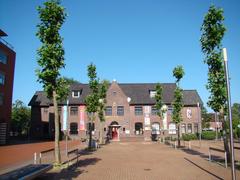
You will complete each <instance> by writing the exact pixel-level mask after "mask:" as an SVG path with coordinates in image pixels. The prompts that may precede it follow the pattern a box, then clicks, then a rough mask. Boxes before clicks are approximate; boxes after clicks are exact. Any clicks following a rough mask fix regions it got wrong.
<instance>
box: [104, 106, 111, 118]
mask: <svg viewBox="0 0 240 180" xmlns="http://www.w3.org/2000/svg"><path fill="white" fill-rule="evenodd" d="M105 115H106V116H111V115H112V107H111V106H107V107H106V110H105Z"/></svg>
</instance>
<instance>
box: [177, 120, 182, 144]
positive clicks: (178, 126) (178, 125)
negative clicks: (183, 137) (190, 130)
mask: <svg viewBox="0 0 240 180" xmlns="http://www.w3.org/2000/svg"><path fill="white" fill-rule="evenodd" d="M177 128H178V147H180V146H181V142H180V124H177Z"/></svg>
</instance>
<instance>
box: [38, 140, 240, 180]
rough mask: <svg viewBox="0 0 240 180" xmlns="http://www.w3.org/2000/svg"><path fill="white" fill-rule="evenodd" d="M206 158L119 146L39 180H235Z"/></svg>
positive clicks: (149, 146) (145, 145) (155, 146)
mask: <svg viewBox="0 0 240 180" xmlns="http://www.w3.org/2000/svg"><path fill="white" fill-rule="evenodd" d="M205 158H207V155H206V157H204V155H201V156H200V155H199V154H198V153H192V151H187V150H181V149H178V150H175V149H174V148H172V147H170V146H167V145H164V144H160V143H154V142H116V143H111V144H109V145H106V146H104V147H102V148H100V149H99V150H98V151H95V152H93V153H87V154H83V155H81V157H80V161H79V163H78V165H77V166H72V167H71V168H69V169H68V170H66V169H65V170H61V171H56V170H51V171H49V172H48V173H46V174H45V175H43V176H41V177H40V178H38V179H81V180H85V179H86V180H95V179H98V180H110V179H111V180H113V179H114V180H135V179H137V180H159V179H183V180H185V179H204V180H207V179H231V171H230V168H227V169H226V168H224V167H223V166H222V165H219V164H217V163H211V162H208V161H207V160H206V159H205ZM239 177H240V173H239V171H237V179H239Z"/></svg>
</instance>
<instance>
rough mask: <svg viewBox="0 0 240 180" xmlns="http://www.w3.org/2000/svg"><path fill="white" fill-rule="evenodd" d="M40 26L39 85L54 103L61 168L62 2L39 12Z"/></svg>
mask: <svg viewBox="0 0 240 180" xmlns="http://www.w3.org/2000/svg"><path fill="white" fill-rule="evenodd" d="M37 10H38V14H39V18H40V23H39V24H38V25H37V28H38V31H37V34H36V35H37V37H38V38H39V39H40V41H41V43H42V46H41V47H40V48H39V49H38V50H37V54H38V58H37V62H38V65H39V66H40V69H37V71H36V72H37V76H38V81H39V82H40V83H42V84H43V88H44V91H45V92H46V94H47V97H48V98H50V99H52V100H53V105H54V118H55V120H54V124H55V163H56V165H60V164H61V155H60V146H59V129H60V127H59V115H58V101H60V100H62V99H65V98H66V96H67V92H68V86H67V83H66V81H65V80H64V79H63V78H61V77H60V69H61V68H64V67H65V64H64V49H63V45H62V42H63V38H62V37H61V36H60V33H59V31H60V28H61V26H62V24H63V23H64V21H65V18H66V13H65V9H64V8H63V7H62V6H61V5H60V1H59V0H49V1H47V2H45V3H44V6H43V7H41V6H39V7H38V8H37Z"/></svg>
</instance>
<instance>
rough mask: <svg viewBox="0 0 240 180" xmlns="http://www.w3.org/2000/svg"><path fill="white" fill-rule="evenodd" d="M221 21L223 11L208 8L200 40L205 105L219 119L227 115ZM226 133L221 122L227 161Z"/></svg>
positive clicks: (224, 122) (223, 31)
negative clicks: (204, 68)
mask: <svg viewBox="0 0 240 180" xmlns="http://www.w3.org/2000/svg"><path fill="white" fill-rule="evenodd" d="M223 21H224V16H223V9H220V8H216V7H215V6H214V5H212V6H210V8H209V10H208V13H207V14H206V15H205V17H204V20H203V24H202V27H201V31H202V36H201V39H200V42H201V46H202V52H203V53H204V54H205V59H204V63H206V64H207V65H208V83H207V85H206V87H207V89H208V90H209V92H210V97H209V100H208V103H207V104H208V106H209V107H211V108H212V109H213V110H214V112H215V113H219V114H220V117H223V115H226V114H227V103H226V102H227V91H226V82H225V76H224V65H223V57H222V52H221V48H222V44H221V41H222V39H223V36H224V34H225V31H226V28H225V26H224V24H223ZM224 119H225V118H224ZM226 133H227V124H226V121H225V120H223V138H224V149H225V151H226V152H227V157H228V160H230V152H229V146H228V139H227V135H226Z"/></svg>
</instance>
